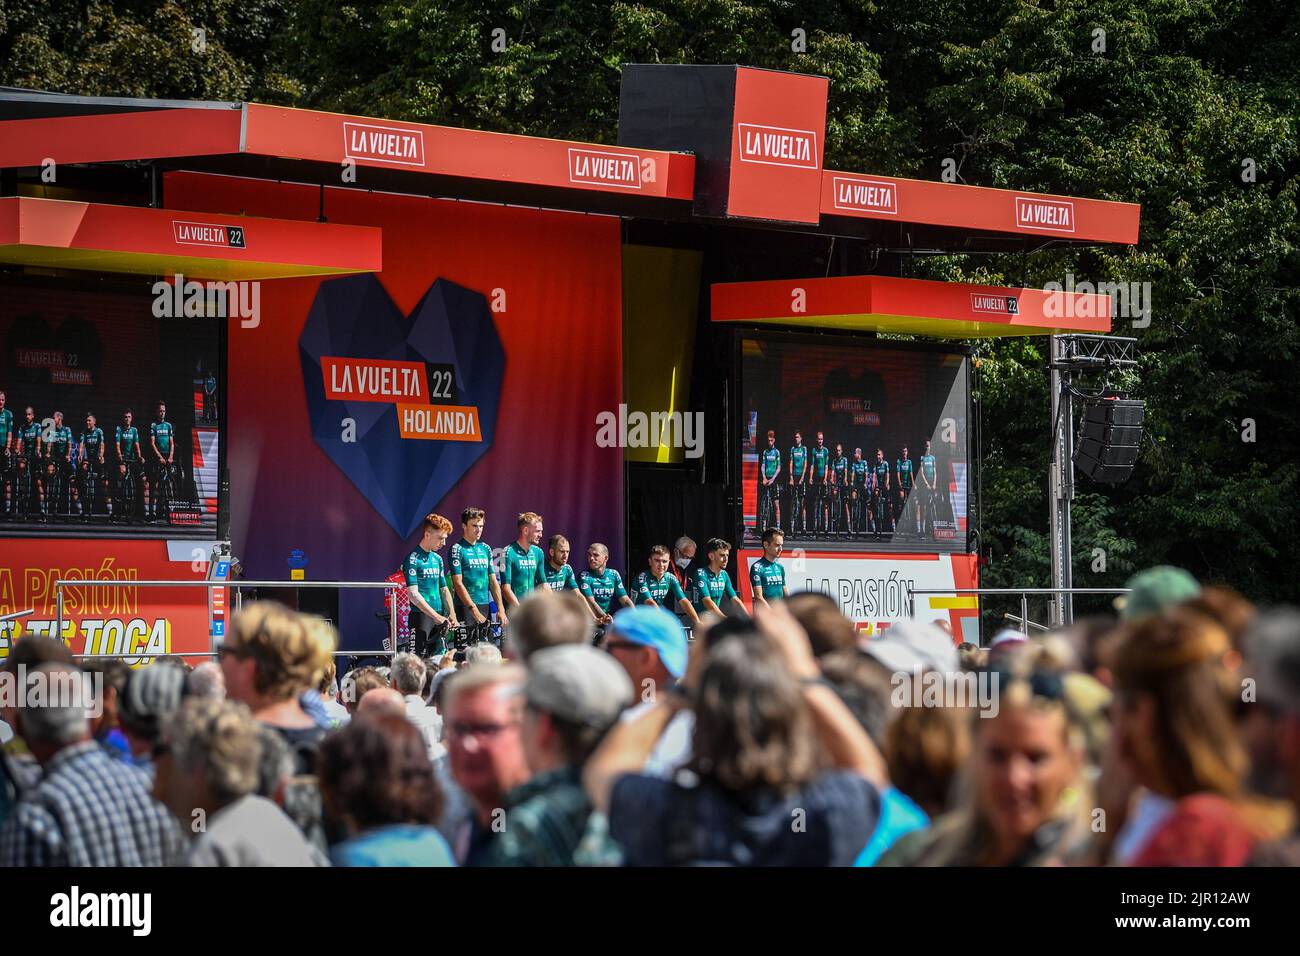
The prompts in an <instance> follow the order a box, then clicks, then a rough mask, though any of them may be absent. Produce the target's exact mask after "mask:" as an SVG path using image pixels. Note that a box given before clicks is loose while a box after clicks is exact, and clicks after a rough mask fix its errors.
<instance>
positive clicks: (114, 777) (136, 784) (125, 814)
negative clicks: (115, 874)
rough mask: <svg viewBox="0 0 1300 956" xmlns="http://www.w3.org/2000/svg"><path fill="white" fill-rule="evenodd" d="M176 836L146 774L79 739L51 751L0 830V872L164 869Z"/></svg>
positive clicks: (177, 839) (173, 824)
mask: <svg viewBox="0 0 1300 956" xmlns="http://www.w3.org/2000/svg"><path fill="white" fill-rule="evenodd" d="M181 839H182V837H181V833H180V828H179V827H178V826H177V824H176V821H175V820H173V819H172V817H171V814H169V813H168V812H167V809H166V808H165V807H164V806H163V805H162V804H161V803H158V802H157V801H156V800H154V798H153V796H152V795H151V793H150V787H149V779H148V777H147V776H146V775H145V774H144V773H142V772H141V771H140V770H139V769H137V768H135V767H131V766H128V765H127V764H125V763H122V762H121V761H118V760H114V759H113V758H112V757H110V756H108V754H106V753H104V751H103V749H102V748H101V747H100V746H99V744H97V743H95V741H93V740H86V741H83V742H82V743H79V744H73V745H72V746H70V747H65V748H64V749H63V750H61V751H59V752H58V753H57V754H55V756H54V758H53V759H52V760H51V761H50V762H49V764H48V766H46V768H45V776H44V778H43V779H42V780H41V782H40V783H38V784H37V785H36V786H35V787H34V788H32V789H31V790H30V791H28V792H27V793H25V794H24V795H23V797H22V799H21V800H20V801H19V802H18V805H17V806H16V807H15V808H14V812H13V815H12V816H11V817H10V818H9V819H8V820H6V821H5V823H4V826H3V827H0V867H9V866H164V865H166V864H168V863H169V862H172V861H174V859H175V856H174V854H176V853H177V851H178V850H179V848H180V843H181Z"/></svg>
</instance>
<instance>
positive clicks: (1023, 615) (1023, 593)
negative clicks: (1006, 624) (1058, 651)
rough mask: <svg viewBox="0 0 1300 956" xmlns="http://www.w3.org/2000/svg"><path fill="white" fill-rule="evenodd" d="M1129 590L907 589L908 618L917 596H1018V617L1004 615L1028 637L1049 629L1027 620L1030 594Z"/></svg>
mask: <svg viewBox="0 0 1300 956" xmlns="http://www.w3.org/2000/svg"><path fill="white" fill-rule="evenodd" d="M1130 590H1131V588H912V587H909V588H908V589H907V610H908V616H909V617H912V618H915V617H916V595H918V594H975V595H981V594H1019V595H1020V617H1019V618H1018V619H1017V618H1014V617H1012V616H1011V615H1009V614H1008V615H1006V617H1007V619H1008V620H1017V621H1018V623H1019V624H1020V630H1021V633H1023V634H1026V635H1028V634H1029V628H1031V627H1036V628H1040V629H1042V630H1044V631H1046V630H1049V628H1047V627H1044V626H1043V625H1041V624H1037V623H1035V622H1034V621H1031V620H1029V595H1031V594H1052V595H1060V594H1069V595H1075V594H1128V593H1129V591H1130Z"/></svg>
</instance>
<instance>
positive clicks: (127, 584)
mask: <svg viewBox="0 0 1300 956" xmlns="http://www.w3.org/2000/svg"><path fill="white" fill-rule="evenodd" d="M65 587H96V588H177V587H181V588H184V587H189V588H230V589H232V590H234V591H235V593H236V596H237V597H238V596H239V594H240V591H239V589H240V588H379V589H381V590H384V591H400V590H404V589H405V588H406V585H405V584H397V583H394V582H392V581H238V582H232V581H193V580H190V581H74V580H65V579H63V578H60V579H59V580H57V581H55V582H54V603H55V611H54V614H55V624H54V626H55V628H56V630H55V633H56V634H57V635H58V636H59V639H60V640H62V638H63V589H64V588H65ZM391 604H392V607H390V608H389V611H388V635H389V641H390V643H391V644H392V646H393V649H392V650H391V651H377V652H374V653H377V654H388V655H389V656H390V657H391V656H393V655H394V654H396V653H397V600H396V598H394V600H393V601H392V602H391ZM238 606H239V607H243V601H242V600H239V601H238ZM31 613H32V612H31V611H20V612H18V613H17V614H15V615H9V616H11V617H20V616H24V615H26V614H31ZM215 653H216V652H215V651H203V652H196V653H193V654H184V653H176V654H170V653H169V654H149V655H144V654H141V655H126V656H140V657H144V656H148V657H151V658H152V657H212V656H213V655H214V654H215ZM358 653H363V652H358V651H347V652H346V653H344V654H342V655H339V654H336V655H335V656H336V657H337V656H344V657H350V656H352V655H354V654H358ZM75 656H76V657H78V658H97V657H120V656H123V655H119V654H78V655H75Z"/></svg>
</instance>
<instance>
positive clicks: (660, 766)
mask: <svg viewBox="0 0 1300 956" xmlns="http://www.w3.org/2000/svg"><path fill="white" fill-rule="evenodd" d="M654 705H655V702H654V701H652V700H645V701H642V702H641V703H639V704H636V705H634V706H632V707H629V708H628V709H627V710H625V711H623V713H622V714H621V715H620V716H619V720H620V721H631V720H636V719H638V718H639V717H640V716H641V715H642V714H644V713H645V712H646V711H647V710H649V709H650V708H651V707H653V706H654ZM694 736H695V714H694V713H692V712H691V711H689V710H679V711H678V712H677V713H675V714H673V717H672V720H670V721H668V726H667V727H665V728H664V732H663V733H662V734H660V735H659V739H658V740H657V741H655V746H654V749H653V750H651V751H650V756H649V757H647V758H646V762H645V766H644V767H642V768H641V772H642V773H643V774H646V775H647V776H650V777H661V778H663V779H665V780H669V779H672V777H673V776H675V775H676V773H677V771H678V770H679V769H681V768H682V767H684V766H685V765H686V763H687V762H688V761H689V760H690V759H691V743H692V740H693V738H694Z"/></svg>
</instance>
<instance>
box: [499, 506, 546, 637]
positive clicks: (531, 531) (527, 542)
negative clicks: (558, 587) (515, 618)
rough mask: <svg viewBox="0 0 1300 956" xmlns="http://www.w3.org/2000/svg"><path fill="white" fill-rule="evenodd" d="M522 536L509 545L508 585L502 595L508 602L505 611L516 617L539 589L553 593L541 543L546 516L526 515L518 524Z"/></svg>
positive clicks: (506, 584) (507, 555)
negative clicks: (522, 605) (526, 599)
mask: <svg viewBox="0 0 1300 956" xmlns="http://www.w3.org/2000/svg"><path fill="white" fill-rule="evenodd" d="M517 526H518V528H519V536H518V537H517V538H516V539H515V540H514V541H511V542H510V544H508V545H506V549H505V551H506V554H505V565H506V566H505V572H504V575H505V577H504V583H503V584H502V586H501V594H502V596H503V597H504V598H505V604H504V605H503V606H504V607H507V608H508V609H509V613H513V612H514V610H515V608H517V607H518V606H519V602H520V601H522V600H523V599H524V598H525V597H527V596H528V595H529V593H530V592H532V591H533V590H534V589H536V588H541V589H542V590H543V591H549V590H550V589H551V587H550V585H549V584H547V583H546V572H545V570H544V569H543V567H542V566H543V565H544V564H545V563H546V555H545V553H544V552H543V551H542V549H541V548H539V547H538V546H537V542H538V541H540V540H541V537H542V516H541V515H539V514H534V513H533V512H531V511H525V512H524V513H523V514H521V515H520V516H519V521H518V523H517Z"/></svg>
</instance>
